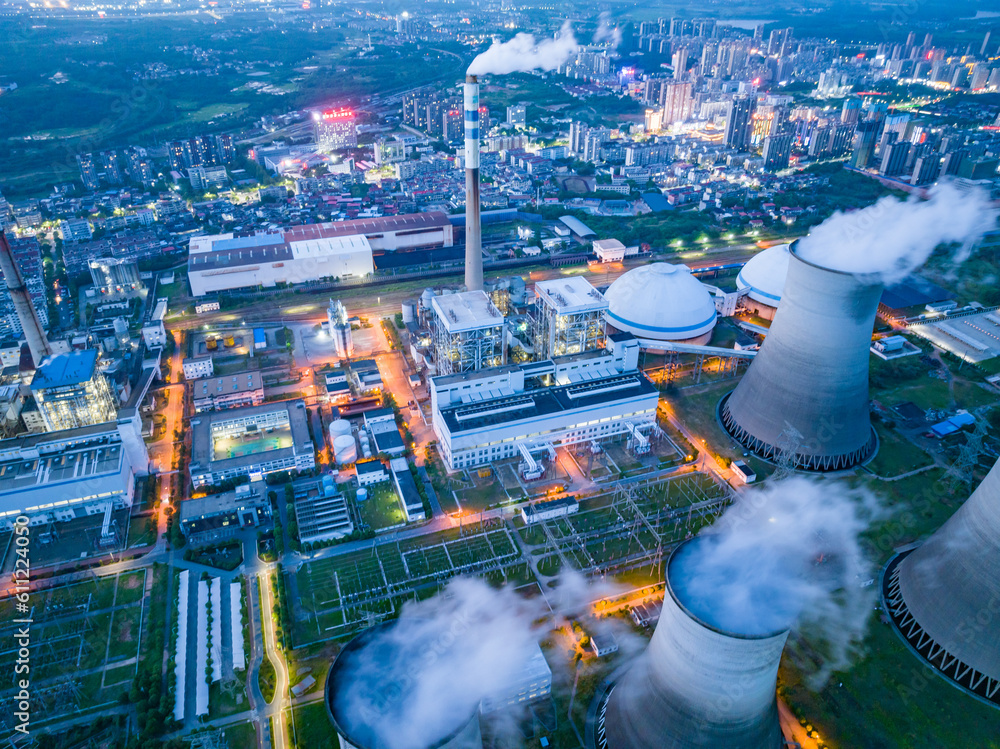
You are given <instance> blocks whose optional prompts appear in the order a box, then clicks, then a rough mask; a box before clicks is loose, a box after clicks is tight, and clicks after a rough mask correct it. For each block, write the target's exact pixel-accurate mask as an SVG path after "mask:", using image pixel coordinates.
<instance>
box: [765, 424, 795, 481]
mask: <svg viewBox="0 0 1000 749" xmlns="http://www.w3.org/2000/svg"><path fill="white" fill-rule="evenodd" d="M801 445H802V434H801V433H800V432H799V430H797V429H796V428H795V427H793V426H792V425H791V424H789V425H788V426H786V427H785V430H784V431H783V432H782V433H781V434H779V435H778V449H777V451H776V452H775V454H774V463H775V466H776V468H775V471H774V473H773V474H771V478H772V479H775V480H780V479H783V478H786V477H787V476H790V475H791V474H792V473H794V471H795V458H796V456H797V455H798V454H799V448H800V447H801Z"/></svg>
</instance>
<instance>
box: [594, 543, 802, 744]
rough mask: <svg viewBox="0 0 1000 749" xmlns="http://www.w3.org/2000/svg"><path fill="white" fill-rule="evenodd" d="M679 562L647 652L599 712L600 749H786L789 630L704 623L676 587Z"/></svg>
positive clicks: (597, 738) (673, 556)
mask: <svg viewBox="0 0 1000 749" xmlns="http://www.w3.org/2000/svg"><path fill="white" fill-rule="evenodd" d="M678 548H683V546H682V547H678ZM677 557H678V555H677V550H676V549H675V550H674V553H673V554H671V556H670V559H669V561H668V562H667V581H666V592H665V593H664V599H663V611H662V612H661V613H660V621H659V622H658V623H657V625H656V630H655V631H654V632H653V637H652V639H651V640H650V643H649V647H648V648H647V649H646V651H645V652H644V653H643V654H642V655H641V656H640V657H639V658H638V659H637V660H636V661H635V663H634V664H633V665H632V666H631V667H630V668H629V670H628V671H626V672H625V674H624V675H623V676H622V677H621V678H620V679H619V680H618V681H617V683H615V684H614V686H613V687H612V688H611V690H610V692H608V693H607V696H606V698H605V699H606V701H605V703H604V705H603V706H601V707H599V708H598V713H597V717H596V721H595V726H594V737H595V744H596V748H597V749H696V748H698V747H705V748H706V749H707V748H708V747H711V748H712V749H715V748H716V747H726V748H727V749H782V748H783V747H784V746H785V742H784V738H783V737H782V734H781V726H780V724H779V722H778V703H777V696H776V695H777V692H776V690H777V679H778V664H779V662H780V660H781V652H782V650H783V648H784V647H785V640H786V638H787V637H788V631H787V630H784V631H781V632H774V633H770V634H764V635H742V634H736V633H732V632H725V631H723V630H721V629H718V628H716V627H714V626H712V625H711V624H708V623H706V622H704V621H702V620H700V619H698V618H697V617H696V616H695V615H694V614H692V613H691V612H690V611H689V610H688V608H687V607H686V606H685V605H684V604H683V603H682V602H681V600H680V599H679V597H678V595H677V592H676V591H675V589H674V587H673V586H672V585H671V582H670V575H671V571H672V568H673V563H674V561H675V560H676V559H677Z"/></svg>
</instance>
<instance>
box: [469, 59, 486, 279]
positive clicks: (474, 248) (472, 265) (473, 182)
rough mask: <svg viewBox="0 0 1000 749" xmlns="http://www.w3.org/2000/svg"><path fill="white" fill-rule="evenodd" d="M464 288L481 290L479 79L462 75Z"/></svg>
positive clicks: (481, 235)
mask: <svg viewBox="0 0 1000 749" xmlns="http://www.w3.org/2000/svg"><path fill="white" fill-rule="evenodd" d="M465 288H466V289H468V290H469V291H482V289H483V234H482V227H481V226H480V218H479V78H478V77H477V76H474V75H467V76H465Z"/></svg>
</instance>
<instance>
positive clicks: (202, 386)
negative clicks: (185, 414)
mask: <svg viewBox="0 0 1000 749" xmlns="http://www.w3.org/2000/svg"><path fill="white" fill-rule="evenodd" d="M191 398H192V400H193V401H194V410H195V412H196V413H201V412H202V411H219V410H222V409H225V408H237V407H239V406H259V405H260V404H261V403H263V402H264V383H263V381H262V379H261V376H260V372H256V371H254V372H241V373H240V374H235V375H226V376H225V377H211V378H208V379H199V380H194V381H192V382H191Z"/></svg>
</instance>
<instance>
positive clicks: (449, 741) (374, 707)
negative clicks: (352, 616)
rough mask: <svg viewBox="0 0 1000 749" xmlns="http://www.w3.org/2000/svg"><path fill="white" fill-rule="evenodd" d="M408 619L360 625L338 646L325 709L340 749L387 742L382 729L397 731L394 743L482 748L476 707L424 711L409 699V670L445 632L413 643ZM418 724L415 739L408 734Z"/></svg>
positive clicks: (376, 748)
mask: <svg viewBox="0 0 1000 749" xmlns="http://www.w3.org/2000/svg"><path fill="white" fill-rule="evenodd" d="M410 621H412V620H406V619H402V620H398V621H396V622H392V623H388V624H379V625H376V626H374V627H371V628H369V629H366V630H365V631H364V632H362V633H361V634H359V635H358V636H357V637H355V638H354V639H353V640H351V641H350V642H349V643H347V645H345V646H344V649H343V650H341V651H340V653H339V654H338V655H337V658H336V660H335V661H334V662H333V666H331V667H330V674H329V676H328V677H327V680H326V708H327V710H328V711H329V714H330V718H331V720H332V722H333V726H334V728H336V730H337V735H338V737H339V738H340V746H341V749H385V747H388V746H391V745H393V744H390V742H389V740H390V738H391V737H390V736H387V735H386V734H387V732H388V731H399V732H401V733H402V734H403V735H404V736H405V737H406V742H404V743H403V744H396V745H402V746H406V747H410V748H411V749H482V746H483V737H482V733H481V731H480V728H479V712H478V709H477V707H473V708H472V710H471V714H470V713H464V712H460V713H455V712H454V711H447V709H446V708H445V707H442V710H441V712H440V713H436V714H434V715H428V714H427V712H426V711H427V706H426V705H423V704H419V703H417V702H416V701H415V700H414V699H412V697H413V694H412V693H413V691H414V690H415V686H414V684H415V681H416V680H415V679H414V678H413V674H416V673H418V672H419V671H420V669H421V668H423V667H424V665H425V664H424V660H425V659H426V657H427V653H428V652H430V651H431V648H433V647H435V643H437V644H438V646H439V645H440V643H439V642H438V641H439V640H440V639H441V638H442V637H444V636H445V635H446V634H447V633H445V632H441V633H440V635H439V636H438V637H437V638H435V639H434V640H433V641H431V642H419V641H418V642H413V635H412V633H411V634H408V633H407V629H408V626H407V625H408V624H409V622H410ZM418 631H420V632H423V631H424V630H422V629H420V630H418ZM420 639H426V635H423V636H422V638H420ZM414 711H416V713H415V712H414ZM418 723H419V730H421V731H422V732H423V735H422V736H421V737H420V738H416V737H415V735H414V733H413V731H414V730H418V729H416V728H414V726H416V725H417V724H418Z"/></svg>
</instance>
